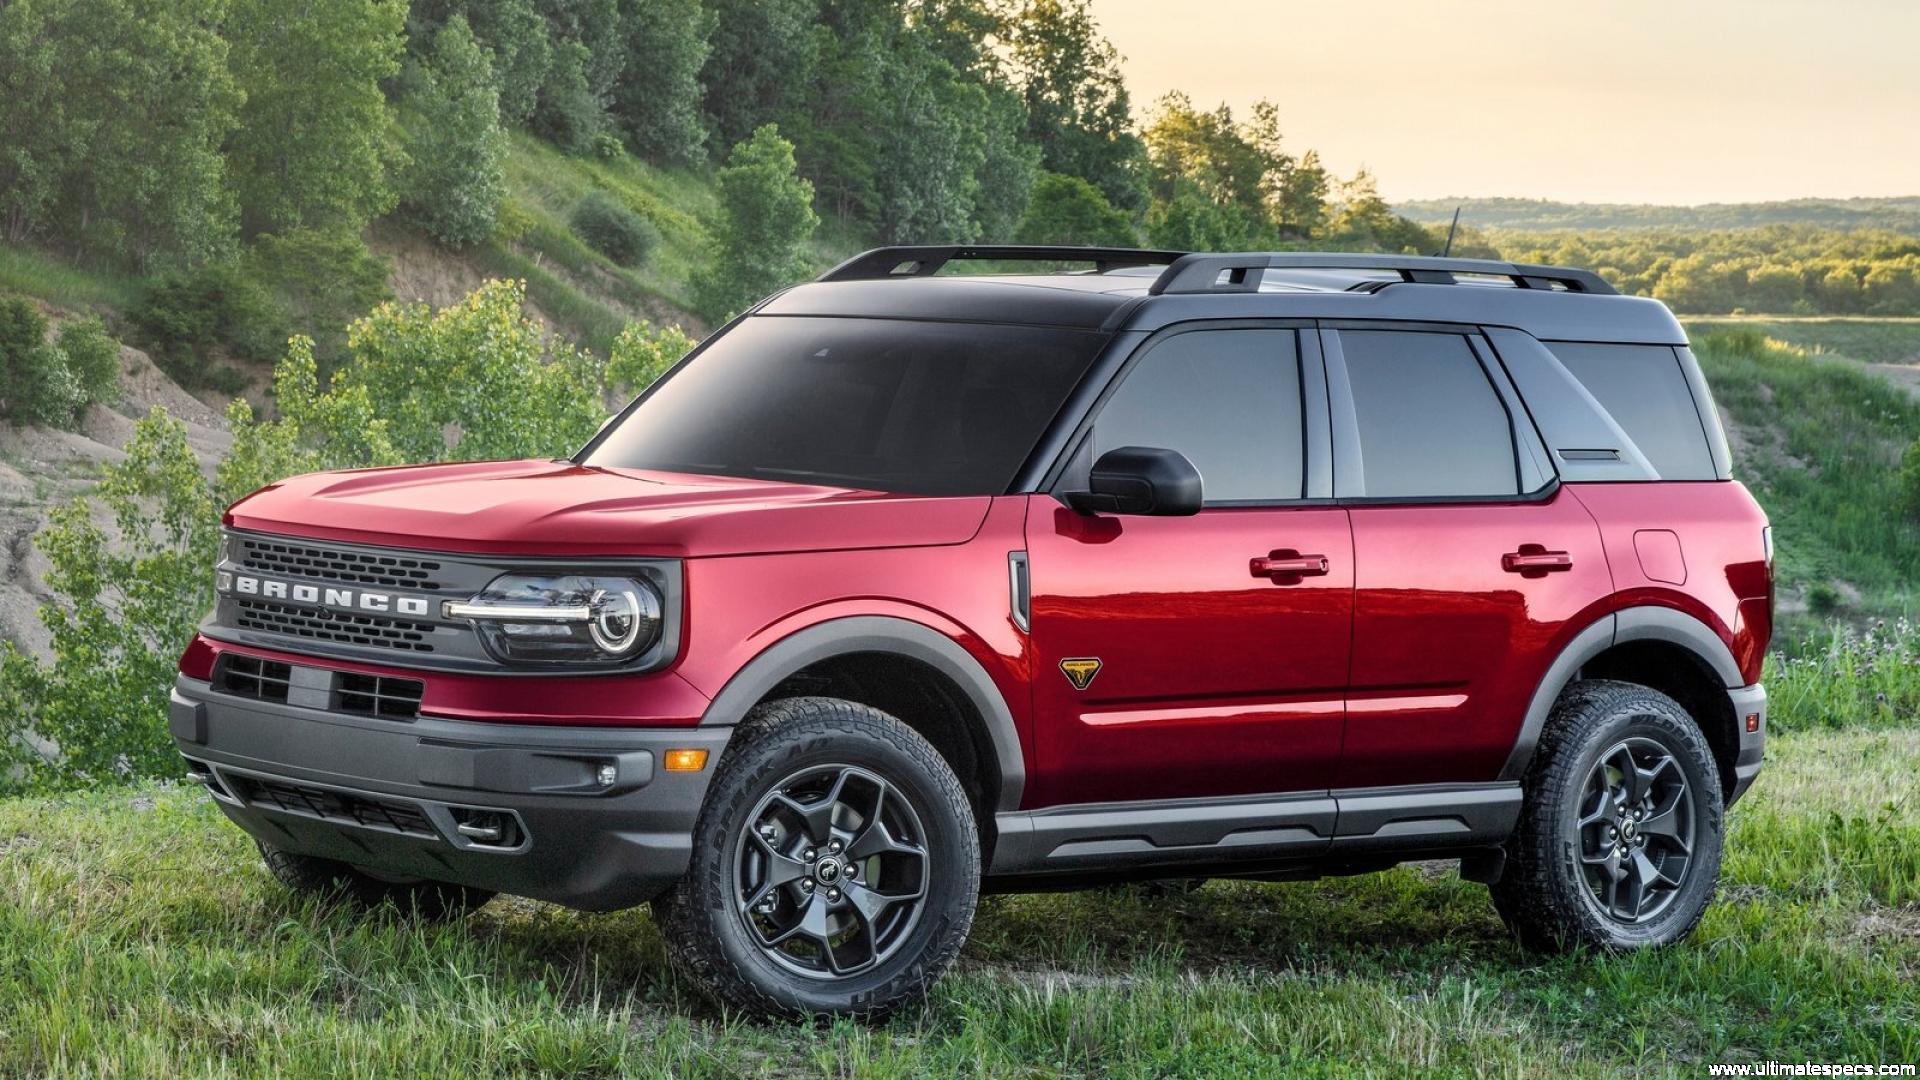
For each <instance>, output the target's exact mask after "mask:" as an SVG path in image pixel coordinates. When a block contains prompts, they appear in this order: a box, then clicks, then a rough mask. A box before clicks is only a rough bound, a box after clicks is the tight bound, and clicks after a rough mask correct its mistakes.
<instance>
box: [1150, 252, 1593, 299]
mask: <svg viewBox="0 0 1920 1080" xmlns="http://www.w3.org/2000/svg"><path fill="white" fill-rule="evenodd" d="M1268 270H1385V271H1389V272H1392V273H1397V274H1399V275H1400V280H1402V281H1412V282H1419V283H1421V284H1426V285H1456V284H1458V283H1459V282H1458V281H1457V280H1456V279H1455V278H1454V275H1455V274H1473V275H1476V276H1487V277H1504V278H1509V279H1511V280H1512V281H1513V283H1514V285H1516V286H1517V287H1519V288H1522V289H1556V288H1557V289H1562V290H1565V291H1567V292H1579V293H1596V294H1601V295H1608V296H1612V295H1617V294H1618V292H1617V290H1615V289H1614V287H1613V286H1611V285H1609V284H1607V282H1606V280H1605V279H1603V278H1602V277H1601V276H1600V275H1598V274H1596V273H1594V272H1593V271H1591V270H1575V269H1572V268H1570V267H1565V266H1532V265H1529V264H1526V263H1509V262H1496V261H1494V260H1492V259H1441V258H1432V257H1428V256H1424V255H1350V254H1325V253H1320V252H1309V251H1279V252H1248V253H1242V254H1237V255H1202V254H1193V255H1185V256H1182V257H1180V258H1178V259H1175V260H1174V261H1173V264H1172V265H1171V266H1168V267H1167V269H1166V271H1165V272H1164V273H1162V274H1161V275H1160V276H1159V278H1157V279H1155V281H1154V283H1153V286H1152V287H1151V288H1149V289H1148V290H1147V292H1148V294H1149V295H1152V296H1158V295H1160V294H1162V293H1220V292H1256V291H1258V290H1259V288H1260V277H1261V275H1262V274H1263V273H1264V272H1265V271H1268Z"/></svg>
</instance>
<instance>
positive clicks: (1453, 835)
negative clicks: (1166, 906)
mask: <svg viewBox="0 0 1920 1080" xmlns="http://www.w3.org/2000/svg"><path fill="white" fill-rule="evenodd" d="M1519 817H1520V785H1519V784H1515V783H1487V784H1423V785H1419V786H1414V787H1389V788H1360V789H1349V790H1344V791H1311V792H1299V793H1293V794H1286V795H1251V796H1239V797H1235V798H1229V799H1161V800H1154V801H1150V802H1127V803H1086V804H1080V805H1074V806H1055V807H1048V808H1047V809H1044V810H1021V811H1013V812H1010V813H1002V814H997V815H995V817H994V824H995V826H996V827H997V829H998V830H999V838H998V840H997V842H996V843H995V845H994V851H993V863H992V866H991V867H990V868H989V870H988V873H989V874H992V875H995V876H998V875H1008V874H1036V873H1053V872H1059V871H1069V870H1103V869H1115V868H1120V867H1141V866H1155V865H1166V866H1177V865H1180V864H1182V863H1222V862H1238V861H1241V860H1246V861H1262V860H1275V859H1292V858H1311V857H1315V856H1320V855H1328V854H1344V853H1348V852H1354V853H1359V852H1368V853H1378V854H1390V853H1392V852H1394V851H1397V850H1404V851H1410V852H1412V851H1419V852H1426V851H1432V850H1435V849H1446V848H1455V847H1463V848H1465V847H1484V846H1486V845H1488V844H1497V843H1500V842H1501V841H1503V840H1505V839H1506V838H1507V836H1508V835H1510V834H1511V833H1512V832H1513V827H1514V824H1515V822H1517V821H1518V820H1519Z"/></svg>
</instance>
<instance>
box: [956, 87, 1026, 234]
mask: <svg viewBox="0 0 1920 1080" xmlns="http://www.w3.org/2000/svg"><path fill="white" fill-rule="evenodd" d="M985 90H986V94H987V106H986V108H985V109H984V110H983V111H982V112H981V113H980V114H979V115H978V117H977V121H978V123H979V125H980V132H981V144H982V150H983V151H984V153H985V160H984V161H982V162H981V165H980V168H979V170H978V171H977V174H976V175H977V176H978V178H979V190H978V192H977V193H976V194H975V196H974V206H973V218H974V222H975V224H976V226H977V228H976V229H975V230H974V231H975V233H976V234H977V235H978V236H979V237H980V238H981V239H984V240H988V241H995V242H998V241H1003V240H1007V239H1009V238H1011V237H1012V236H1013V235H1014V233H1015V232H1017V231H1018V230H1019V228H1020V222H1021V220H1022V218H1024V217H1025V215H1026V212H1027V201H1028V200H1029V199H1030V198H1031V197H1032V195H1033V187H1034V184H1035V183H1036V182H1037V181H1038V180H1039V178H1040V148H1039V147H1038V146H1035V145H1033V144H1032V143H1029V142H1027V141H1026V128H1027V107H1026V105H1025V103H1023V102H1022V101H1021V100H1020V96H1019V95H1018V94H1016V93H1014V92H1013V91H1012V90H1010V89H1008V88H1007V87H1005V86H1002V85H1000V84H998V83H988V84H986V85H985Z"/></svg>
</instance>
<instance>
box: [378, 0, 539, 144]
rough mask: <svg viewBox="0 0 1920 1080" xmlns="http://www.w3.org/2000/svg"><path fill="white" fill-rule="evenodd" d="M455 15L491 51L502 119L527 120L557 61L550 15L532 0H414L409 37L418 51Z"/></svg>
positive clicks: (505, 120) (423, 49)
mask: <svg viewBox="0 0 1920 1080" xmlns="http://www.w3.org/2000/svg"><path fill="white" fill-rule="evenodd" d="M455 15H464V16H466V20H467V25H468V26H469V27H470V28H472V30H473V36H474V37H475V38H476V39H478V40H479V42H480V43H481V44H482V45H485V46H486V47H487V49H488V50H489V51H490V52H492V54H493V72H494V76H495V78H496V79H497V80H498V81H499V84H500V121H501V123H504V124H524V123H526V122H527V120H528V118H529V117H531V116H532V115H533V110H534V106H535V105H536V104H537V103H538V101H539V94H540V87H541V86H542V85H543V84H545V82H546V79H547V71H548V69H549V68H550V67H551V66H552V64H553V43H552V42H551V41H550V40H549V37H548V30H547V19H546V16H544V15H542V14H541V13H540V9H539V8H538V7H536V6H535V5H534V0H413V4H412V10H411V11H410V12H409V14H408V16H407V27H408V29H407V36H408V38H410V39H411V40H412V41H413V43H414V47H415V49H416V51H418V52H425V51H427V49H428V46H430V45H431V43H432V41H433V36H434V34H435V33H436V32H437V31H439V29H440V27H442V26H444V25H446V21H447V20H448V19H450V18H452V17H453V16H455Z"/></svg>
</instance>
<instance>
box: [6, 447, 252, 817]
mask: <svg viewBox="0 0 1920 1080" xmlns="http://www.w3.org/2000/svg"><path fill="white" fill-rule="evenodd" d="M98 494H99V497H100V500H101V502H102V503H103V504H104V505H105V508H106V509H107V511H108V512H109V513H110V515H111V522H110V524H107V525H103V524H102V523H101V522H100V521H98V520H97V519H96V518H95V516H94V513H93V507H92V505H91V503H90V502H89V500H87V499H78V500H75V501H74V502H71V503H68V504H67V505H65V506H61V507H58V508H56V509H55V510H54V511H53V514H52V515H51V518H50V523H49V525H48V527H47V528H46V529H45V530H44V531H43V532H42V533H41V534H40V536H39V537H38V540H37V543H38V545H39V548H40V550H41V551H42V552H43V553H44V554H45V555H46V557H47V560H48V562H49V563H50V564H51V565H52V570H51V571H50V572H49V573H48V575H47V587H48V589H50V590H51V591H52V592H53V593H54V594H55V595H57V596H59V597H60V602H59V603H57V604H49V605H47V606H46V607H44V608H42V609H41V611H40V618H41V621H42V622H44V623H45V624H46V626H47V629H48V630H49V631H50V632H51V634H52V638H53V660H52V661H51V662H50V663H41V662H38V661H36V660H34V659H32V658H30V657H28V656H26V655H24V654H22V653H21V652H19V651H18V650H17V649H16V648H15V647H14V646H13V645H12V644H10V643H0V753H5V752H11V754H12V756H13V757H14V758H15V759H16V763H17V764H18V765H20V766H21V767H23V768H24V769H26V770H27V780H28V782H29V783H30V784H34V785H36V786H78V785H89V784H98V783H101V782H105V781H112V780H115V779H118V778H123V777H128V776H158V775H169V774H172V773H175V772H177V771H178V769H179V758H178V756H177V755H176V754H175V752H174V749H173V746H172V741H171V740H170V739H169V738H168V736H167V731H166V723H165V716H166V700H167V687H168V685H169V684H170V682H171V681H172V674H173V667H174V664H175V662H176V661H177V659H178V658H179V655H180V651H181V650H182V649H183V648H184V647H185V645H186V642H187V640H188V639H189V638H190V637H191V636H192V634H193V628H194V625H195V624H196V623H197V622H198V621H199V619H200V616H201V613H203V612H204V611H206V610H207V608H208V607H209V606H210V605H211V602H212V599H213V594H212V579H211V577H210V576H209V574H208V572H207V568H208V567H209V566H211V565H212V563H213V555H214V547H215V543H216V537H217V530H218V527H219V509H220V507H221V506H222V505H224V504H223V503H222V502H221V500H220V497H219V496H217V495H216V491H215V487H214V485H213V484H211V483H210V482H209V481H208V480H207V479H206V477H204V476H203V475H202V474H201V472H200V466H199V463H198V462H197V461H196V460H195V459H194V456H193V451H192V449H191V448H190V447H189V446H188V445H187V433H186V426H185V425H184V424H182V423H180V422H179V421H178V420H176V419H174V418H173V417H171V416H168V415H167V414H166V412H165V411H164V410H160V409H156V410H155V411H154V412H153V413H152V414H151V415H149V416H148V417H147V418H146V419H144V420H142V421H140V423H139V424H138V425H136V427H135V430H134V437H133V439H132V440H131V441H130V442H129V443H128V444H127V447H126V457H125V458H124V459H123V460H122V461H120V462H119V463H117V464H112V465H108V466H107V467H106V474H105V478H104V479H103V481H102V482H101V484H100V487H99V490H98ZM29 732H31V733H32V735H33V736H35V737H36V738H37V739H40V740H50V741H51V742H52V743H53V744H54V745H57V746H58V748H59V753H58V757H57V759H50V758H48V757H47V756H45V755H44V754H43V753H42V752H40V751H39V750H37V749H36V748H35V744H34V743H33V742H31V741H29V740H28V739H27V738H26V735H27V734H28V733H29ZM3 771H4V770H0V772H3Z"/></svg>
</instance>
